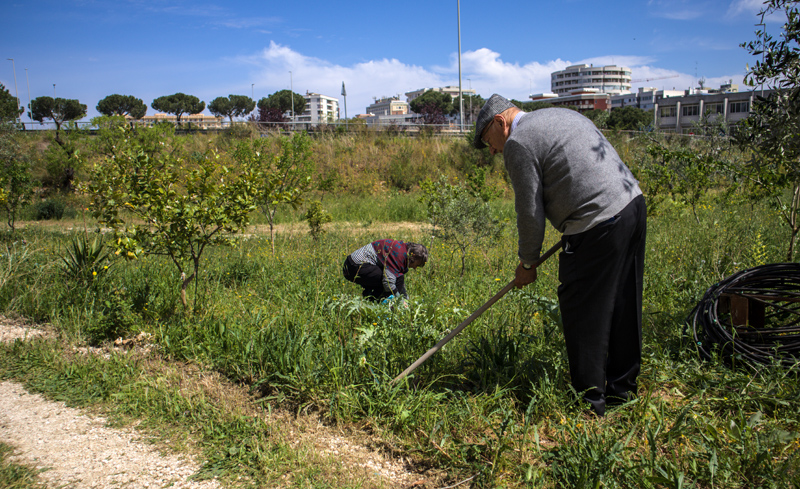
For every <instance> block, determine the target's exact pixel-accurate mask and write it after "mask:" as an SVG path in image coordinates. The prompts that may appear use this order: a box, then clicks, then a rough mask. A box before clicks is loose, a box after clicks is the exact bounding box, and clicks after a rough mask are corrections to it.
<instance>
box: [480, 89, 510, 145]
mask: <svg viewBox="0 0 800 489" xmlns="http://www.w3.org/2000/svg"><path fill="white" fill-rule="evenodd" d="M512 107H516V105H514V104H512V103H511V101H509V100H508V99H507V98H505V97H503V96H501V95H497V94H496V93H495V94H494V95H492V96H491V97H489V100H487V101H486V103H485V104H483V107H482V108H481V111H480V113H478V121H477V122H476V123H475V139H474V140H473V141H472V145H473V146H475V148H477V149H481V148H485V147H486V145H485V144H483V141H481V134H483V131H484V129H486V126H487V125H489V123H490V122H492V118H494V116H495V115H497V114H500V113H502V112H505V111H506V110H507V109H510V108H512Z"/></svg>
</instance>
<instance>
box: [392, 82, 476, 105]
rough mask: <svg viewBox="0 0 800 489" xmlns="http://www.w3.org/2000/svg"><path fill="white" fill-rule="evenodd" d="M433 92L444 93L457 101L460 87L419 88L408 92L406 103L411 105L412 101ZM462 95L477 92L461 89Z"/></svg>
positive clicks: (470, 89)
mask: <svg viewBox="0 0 800 489" xmlns="http://www.w3.org/2000/svg"><path fill="white" fill-rule="evenodd" d="M430 90H433V91H434V92H442V93H446V94H448V95H450V96H451V97H453V98H455V99H457V98H458V87H457V86H452V85H448V86H446V87H439V88H419V89H417V90H414V91H413V92H406V101H407V102H408V103H411V101H412V100H414V99H415V98H417V97H419V96H420V95H422V94H423V93H425V92H427V91H430ZM461 93H463V94H464V95H475V90H474V89H472V88H463V87H462V88H461Z"/></svg>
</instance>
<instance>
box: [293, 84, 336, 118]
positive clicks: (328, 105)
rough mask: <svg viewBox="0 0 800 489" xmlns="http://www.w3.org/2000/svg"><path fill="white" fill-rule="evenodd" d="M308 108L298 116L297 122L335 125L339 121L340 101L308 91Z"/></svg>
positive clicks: (306, 95)
mask: <svg viewBox="0 0 800 489" xmlns="http://www.w3.org/2000/svg"><path fill="white" fill-rule="evenodd" d="M303 98H305V99H306V108H305V109H304V110H303V113H302V114H299V115H297V117H296V121H297V122H312V123H333V122H336V121H337V120H339V99H337V98H334V97H329V96H327V95H321V94H319V93H314V92H309V91H306V94H305V95H304V96H303Z"/></svg>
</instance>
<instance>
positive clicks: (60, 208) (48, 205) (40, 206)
mask: <svg viewBox="0 0 800 489" xmlns="http://www.w3.org/2000/svg"><path fill="white" fill-rule="evenodd" d="M66 207H67V206H66V204H64V202H63V201H62V200H60V199H45V200H43V201H41V202H38V203H36V205H35V206H34V212H35V216H36V220H37V221H49V220H52V219H61V218H62V217H64V210H65V209H66Z"/></svg>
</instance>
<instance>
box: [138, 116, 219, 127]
mask: <svg viewBox="0 0 800 489" xmlns="http://www.w3.org/2000/svg"><path fill="white" fill-rule="evenodd" d="M125 118H126V119H128V120H130V121H132V122H133V123H134V124H139V125H142V126H146V127H150V126H154V125H155V124H158V123H159V122H172V123H173V124H176V123H177V122H178V117H177V116H176V115H174V114H162V113H158V114H155V115H146V116H144V117H142V118H141V119H133V118H131V117H130V116H125ZM223 120H224V117H217V116H213V115H206V114H190V115H184V116H181V124H182V125H189V124H191V125H193V126H197V127H199V128H200V129H220V128H221V127H222V122H223Z"/></svg>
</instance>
